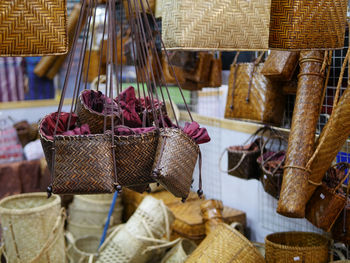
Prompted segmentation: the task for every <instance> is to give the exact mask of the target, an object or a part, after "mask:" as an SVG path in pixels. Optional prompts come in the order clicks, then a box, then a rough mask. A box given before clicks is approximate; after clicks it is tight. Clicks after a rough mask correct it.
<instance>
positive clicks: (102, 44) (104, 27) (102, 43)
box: [96, 4, 107, 91]
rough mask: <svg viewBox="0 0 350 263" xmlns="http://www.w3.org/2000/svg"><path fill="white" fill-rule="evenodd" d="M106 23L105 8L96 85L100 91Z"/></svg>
mask: <svg viewBox="0 0 350 263" xmlns="http://www.w3.org/2000/svg"><path fill="white" fill-rule="evenodd" d="M106 5H107V4H106ZM106 23H107V10H106V9H105V18H104V21H103V31H102V39H101V49H100V50H101V52H100V61H99V63H98V74H97V85H96V90H97V91H99V86H100V80H101V68H102V57H103V46H104V42H105V41H104V39H105V33H106Z"/></svg>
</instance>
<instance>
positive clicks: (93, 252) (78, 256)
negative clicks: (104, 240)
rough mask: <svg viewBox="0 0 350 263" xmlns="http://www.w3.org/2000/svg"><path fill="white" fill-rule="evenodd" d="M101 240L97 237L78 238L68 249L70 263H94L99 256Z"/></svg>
mask: <svg viewBox="0 0 350 263" xmlns="http://www.w3.org/2000/svg"><path fill="white" fill-rule="evenodd" d="M99 244H100V238H99V237H97V236H85V237H82V238H78V239H76V240H74V241H73V242H72V244H70V248H69V249H68V255H67V256H68V258H69V263H78V262H79V263H92V262H93V261H89V260H93V259H94V258H96V257H97V255H98V253H97V252H98V247H99Z"/></svg>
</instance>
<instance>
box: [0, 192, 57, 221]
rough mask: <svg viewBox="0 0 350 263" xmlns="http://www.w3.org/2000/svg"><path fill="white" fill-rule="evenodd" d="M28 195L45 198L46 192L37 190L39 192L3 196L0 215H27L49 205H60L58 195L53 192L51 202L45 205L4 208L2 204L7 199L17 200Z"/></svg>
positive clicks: (44, 208) (40, 210) (42, 209)
mask: <svg viewBox="0 0 350 263" xmlns="http://www.w3.org/2000/svg"><path fill="white" fill-rule="evenodd" d="M28 197H44V198H45V199H47V194H46V193H44V192H41V193H40V192H39V193H25V194H17V195H12V196H8V197H5V198H4V199H2V200H1V201H0V216H1V215H28V214H33V213H37V212H42V211H44V210H46V209H48V208H50V207H53V206H56V205H60V204H61V197H60V196H59V195H56V194H53V195H52V196H51V200H52V201H51V202H50V203H48V204H45V205H41V206H38V207H34V208H26V209H17V208H16V209H11V208H5V207H3V206H2V205H3V204H5V203H7V202H8V201H12V200H16V199H17V200H18V199H22V198H28Z"/></svg>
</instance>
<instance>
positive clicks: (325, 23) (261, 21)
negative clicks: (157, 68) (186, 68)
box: [162, 0, 347, 51]
mask: <svg viewBox="0 0 350 263" xmlns="http://www.w3.org/2000/svg"><path fill="white" fill-rule="evenodd" d="M211 3H212V4H211V5H208V3H207V1H204V0H196V1H192V0H179V1H172V0H163V5H162V8H163V10H164V12H163V14H162V27H163V40H164V43H165V46H166V48H168V49H188V50H213V49H215V50H254V51H255V50H267V49H283V50H301V49H308V50H310V49H316V50H318V49H335V48H342V47H343V45H344V37H345V23H346V11H347V1H346V0H325V1H318V0H311V1H308V0H297V1H294V0H282V1H281V0H258V1H254V3H251V2H247V1H244V0H230V1H223V0H215V1H214V2H211Z"/></svg>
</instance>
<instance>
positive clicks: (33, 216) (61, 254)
mask: <svg viewBox="0 0 350 263" xmlns="http://www.w3.org/2000/svg"><path fill="white" fill-rule="evenodd" d="M60 202H61V200H60V197H59V196H57V195H53V196H52V197H51V198H50V199H48V198H47V195H46V193H31V194H21V195H14V196H10V197H7V198H4V199H2V200H1V202H0V221H1V227H2V234H3V238H4V241H5V253H6V256H7V258H8V262H13V263H47V262H51V263H62V262H65V244H64V233H63V225H64V220H65V214H64V212H63V210H61V205H60ZM38 226H40V229H38Z"/></svg>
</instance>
